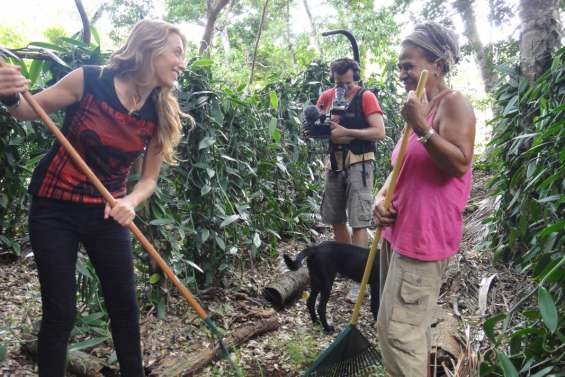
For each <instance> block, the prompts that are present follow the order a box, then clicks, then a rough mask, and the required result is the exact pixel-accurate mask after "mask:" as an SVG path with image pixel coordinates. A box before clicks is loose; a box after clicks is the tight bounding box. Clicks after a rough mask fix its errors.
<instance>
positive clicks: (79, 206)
mask: <svg viewBox="0 0 565 377" xmlns="http://www.w3.org/2000/svg"><path fill="white" fill-rule="evenodd" d="M184 48H185V38H184V37H183V36H182V34H181V33H180V31H179V30H178V29H177V28H175V27H174V26H172V25H170V24H168V23H165V22H160V21H148V20H143V21H140V22H139V23H138V24H137V25H135V27H134V28H133V30H132V32H131V35H130V36H129V38H128V40H127V42H126V44H125V45H124V46H123V47H122V48H120V49H119V50H118V51H116V52H115V53H114V54H113V55H112V56H111V58H110V62H109V63H108V65H106V66H103V67H101V66H84V67H81V68H79V69H76V70H74V71H72V72H71V73H69V74H68V75H67V76H65V77H64V78H63V79H61V80H60V81H59V82H57V83H56V84H55V85H53V86H52V87H50V88H47V89H46V90H44V91H42V92H41V93H38V94H36V95H35V98H36V99H37V101H38V102H39V104H40V105H41V106H43V108H44V109H45V110H46V111H47V112H48V113H50V112H53V111H56V110H59V109H63V108H64V109H65V110H66V115H65V120H64V125H63V131H64V134H65V135H66V136H67V138H68V139H69V141H70V142H71V143H72V144H73V145H74V147H75V148H76V149H77V150H78V152H79V153H80V154H81V155H82V157H83V158H84V159H85V161H86V162H87V163H88V165H89V166H90V167H91V168H92V170H93V171H94V172H95V173H96V175H97V176H98V177H99V178H100V179H101V181H102V182H103V183H104V185H105V186H106V188H108V190H109V191H110V192H111V193H112V195H113V196H114V197H115V198H117V205H116V206H115V207H114V208H110V207H109V206H108V205H107V204H105V203H104V200H103V198H102V197H101V196H100V194H99V193H98V192H97V191H96V189H95V188H94V186H93V185H91V184H90V182H88V180H87V178H86V177H85V175H84V174H83V173H82V172H81V171H80V170H79V169H77V167H76V166H75V165H74V164H73V162H72V160H71V159H70V158H69V155H68V154H67V152H66V151H65V149H64V148H62V147H61V146H60V145H59V144H58V143H55V144H54V145H53V147H52V148H51V150H50V151H49V152H48V153H47V154H46V155H45V157H44V158H43V159H42V160H41V161H40V162H39V165H38V166H37V167H36V169H35V171H34V173H33V177H32V180H31V184H30V186H29V191H30V193H31V194H32V195H33V199H32V203H31V209H30V214H29V232H30V238H31V245H32V248H33V252H34V255H35V261H36V264H37V269H38V273H39V281H40V284H41V297H42V303H43V319H42V322H41V330H40V333H39V355H38V364H39V375H40V376H49V377H63V376H64V374H65V363H66V352H67V342H68V339H69V334H70V331H71V329H72V327H73V320H74V317H75V294H76V281H75V264H76V259H77V251H78V247H79V243H81V244H83V245H84V248H85V249H86V251H87V253H88V255H89V257H90V259H91V261H92V263H93V265H94V267H95V269H96V273H97V274H98V277H99V278H100V281H101V284H102V290H103V295H104V299H105V304H106V307H107V309H108V313H109V316H110V324H111V329H112V338H113V341H114V345H115V348H116V353H117V356H118V361H119V363H120V370H121V373H122V376H136V377H137V376H142V375H143V365H142V355H141V347H140V335H139V313H138V306H137V302H136V295H135V281H134V273H133V261H132V253H131V238H130V235H129V232H128V230H127V229H126V228H125V226H126V225H127V224H129V223H130V222H131V221H133V219H134V217H135V207H136V206H137V205H138V204H140V203H141V202H143V201H144V200H146V199H147V198H148V197H149V196H150V195H151V194H152V193H153V191H154V190H155V185H156V183H157V179H158V176H159V170H160V166H161V162H162V161H163V160H164V161H165V162H168V163H174V162H175V154H174V148H175V146H176V145H177V144H178V142H179V139H180V137H181V123H180V116H181V115H184V114H182V113H181V112H180V111H179V106H178V103H177V100H176V98H175V97H174V96H173V94H172V89H173V84H174V82H175V80H176V79H177V77H178V75H179V74H180V73H181V72H182V71H183V70H184V69H185V59H184V54H185V51H184ZM11 74H12V75H13V74H14V73H13V72H11ZM11 81H13V82H14V83H15V84H14V87H13V88H9V87H8V88H6V87H5V86H6V85H7V84H6V85H4V88H2V89H3V93H10V92H12V93H13V92H19V91H21V90H22V86H21V85H20V86H19V87H18V86H17V85H18V84H17V83H21V78H20V80H18V79H13V80H11ZM8 86H9V85H8ZM0 100H1V101H2V102H3V103H4V104H5V105H6V106H8V109H9V111H10V113H11V114H12V115H13V116H15V117H16V118H18V119H20V120H32V119H35V118H36V115H35V113H34V112H33V110H32V109H31V107H30V106H29V105H28V104H27V103H25V101H20V100H19V94H16V95H9V96H4V97H0ZM141 154H144V159H143V168H142V172H141V177H140V179H139V181H138V183H137V184H136V185H135V187H134V189H133V190H132V191H131V192H130V193H127V192H126V181H127V178H128V173H129V171H130V168H131V165H132V163H133V162H134V161H135V160H136V159H137V157H138V156H139V155H141Z"/></svg>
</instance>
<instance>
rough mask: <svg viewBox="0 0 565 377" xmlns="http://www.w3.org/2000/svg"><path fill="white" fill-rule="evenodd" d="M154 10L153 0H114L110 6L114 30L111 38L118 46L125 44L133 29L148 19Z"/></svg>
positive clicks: (109, 10)
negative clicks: (138, 23)
mask: <svg viewBox="0 0 565 377" xmlns="http://www.w3.org/2000/svg"><path fill="white" fill-rule="evenodd" d="M152 10H153V0H113V1H112V3H111V4H109V6H108V12H109V13H110V14H111V17H112V25H113V26H114V28H113V30H112V31H111V32H110V38H111V39H112V41H114V42H115V43H116V44H118V45H120V44H122V43H124V42H125V40H126V38H127V37H128V35H129V33H130V31H131V28H132V27H133V25H135V24H136V23H137V22H138V21H140V20H142V19H144V18H145V17H147V16H148V15H149V14H150V13H151V11H152Z"/></svg>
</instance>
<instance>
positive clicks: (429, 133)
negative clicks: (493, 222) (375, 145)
mask: <svg viewBox="0 0 565 377" xmlns="http://www.w3.org/2000/svg"><path fill="white" fill-rule="evenodd" d="M401 47H402V49H401V53H400V57H399V63H398V67H399V70H400V80H401V81H402V83H403V84H404V86H405V88H406V90H407V91H408V92H409V94H408V100H407V101H406V103H405V104H404V106H403V107H402V117H403V118H404V120H405V121H406V124H407V125H408V127H410V128H411V129H412V131H413V132H412V134H411V136H410V139H409V142H408V147H407V150H406V155H405V158H404V161H403V164H402V167H401V170H400V174H399V177H398V182H397V185H396V188H395V192H394V194H393V204H392V208H391V209H390V210H385V209H384V206H383V203H384V197H385V194H386V192H387V190H388V185H389V180H390V177H389V179H387V181H386V182H385V184H384V185H383V187H382V188H381V190H380V191H379V193H378V194H377V197H376V199H375V208H374V215H375V218H376V220H377V222H378V224H379V225H380V226H383V227H385V228H384V229H383V232H382V238H383V245H382V247H381V254H380V259H381V307H380V309H379V315H378V321H377V331H378V334H379V343H380V345H381V349H382V353H383V361H384V365H385V367H386V368H387V370H388V371H389V372H390V373H391V375H393V376H409V377H419V376H422V377H425V376H427V375H428V371H429V365H428V354H429V349H430V322H431V319H432V318H431V313H432V311H433V308H434V306H435V304H436V301H437V297H438V295H439V288H440V286H441V279H442V274H443V272H444V271H445V269H446V267H447V264H448V258H449V257H450V256H451V255H453V254H454V253H456V252H457V250H458V249H459V244H460V241H461V237H462V234H463V221H462V215H463V209H464V207H465V204H466V202H467V199H468V196H469V191H470V189H471V179H472V173H471V167H472V166H471V165H472V160H473V144H474V138H475V116H474V113H473V109H472V107H471V105H470V104H469V102H468V101H467V100H466V99H465V98H464V96H463V95H462V94H461V93H459V92H456V91H454V90H450V89H449V88H448V87H447V85H446V83H445V75H446V74H447V72H448V71H449V68H450V67H451V66H452V65H453V64H455V63H456V62H457V60H458V56H459V46H458V43H457V37H456V35H455V34H454V33H453V32H451V31H450V30H448V29H445V28H444V27H442V26H440V25H439V24H436V23H431V22H430V23H425V24H421V25H418V26H416V29H415V31H414V32H413V33H412V34H411V35H409V36H408V37H407V38H406V39H405V40H404V41H403V42H402V45H401ZM424 69H426V70H428V71H429V72H430V75H429V79H428V81H427V84H426V96H425V97H426V98H424V100H423V101H422V102H420V101H419V100H418V99H417V97H416V96H415V94H414V92H413V91H414V90H415V89H416V85H417V82H418V78H419V77H420V73H421V72H422V70H424ZM398 149H399V145H397V146H396V148H395V150H394V151H393V154H392V161H393V163H395V161H396V156H397V153H398Z"/></svg>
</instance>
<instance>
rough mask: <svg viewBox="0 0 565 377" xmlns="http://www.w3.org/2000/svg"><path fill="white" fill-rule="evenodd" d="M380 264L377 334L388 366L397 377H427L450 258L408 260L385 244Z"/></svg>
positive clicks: (385, 364) (384, 361) (383, 244)
mask: <svg viewBox="0 0 565 377" xmlns="http://www.w3.org/2000/svg"><path fill="white" fill-rule="evenodd" d="M380 262H381V265H380V273H381V275H380V289H381V290H380V292H381V302H380V307H379V314H378V319H377V334H378V337H379V344H380V346H381V351H382V356H383V363H384V366H385V368H386V369H387V371H388V372H389V373H390V375H391V376H394V377H426V376H427V373H428V372H427V369H428V352H429V351H430V347H431V334H430V325H431V320H432V318H431V316H432V313H433V309H434V307H435V305H436V302H437V298H438V295H439V289H440V287H441V282H442V275H443V273H444V272H445V270H446V268H447V265H448V264H449V258H447V259H444V260H441V261H433V262H425V261H419V260H416V259H412V258H408V257H404V256H402V255H400V254H398V253H396V252H393V250H392V248H391V246H390V244H389V243H388V242H387V241H385V240H383V242H382V245H381V252H380Z"/></svg>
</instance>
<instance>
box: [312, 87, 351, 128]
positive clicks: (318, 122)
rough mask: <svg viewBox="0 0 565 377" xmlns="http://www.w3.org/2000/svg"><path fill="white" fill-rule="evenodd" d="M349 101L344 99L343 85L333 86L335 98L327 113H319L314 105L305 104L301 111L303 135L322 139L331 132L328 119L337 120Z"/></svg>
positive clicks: (345, 109) (343, 112)
mask: <svg viewBox="0 0 565 377" xmlns="http://www.w3.org/2000/svg"><path fill="white" fill-rule="evenodd" d="M348 106H349V103H347V101H345V87H344V86H341V85H340V86H337V87H336V88H335V98H334V100H333V102H332V105H331V107H330V109H329V111H328V113H320V112H319V111H318V108H317V107H316V106H314V105H310V106H306V108H305V109H304V112H303V113H302V127H303V131H304V135H305V136H306V137H309V138H314V139H323V138H328V137H329V136H330V134H331V129H330V120H334V121H338V122H339V119H340V118H341V117H342V116H343V115H344V114H345V112H346V111H347V108H348Z"/></svg>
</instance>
